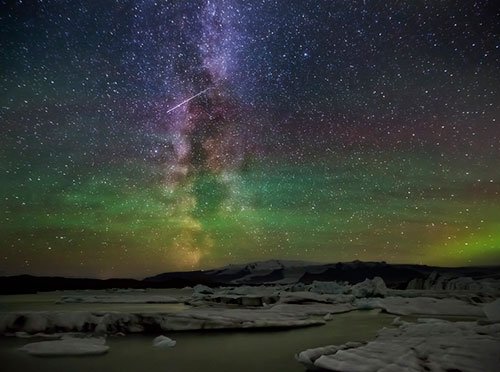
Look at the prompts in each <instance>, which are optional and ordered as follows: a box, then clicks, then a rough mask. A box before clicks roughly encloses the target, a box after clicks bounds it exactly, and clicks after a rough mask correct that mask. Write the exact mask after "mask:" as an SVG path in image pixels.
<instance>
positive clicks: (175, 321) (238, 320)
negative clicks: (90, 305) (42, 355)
mask: <svg viewBox="0 0 500 372" xmlns="http://www.w3.org/2000/svg"><path fill="white" fill-rule="evenodd" d="M288 310H289V311H287V312H286V313H280V312H279V311H273V309H272V308H270V309H267V308H266V309H228V308H192V309H188V310H184V311H181V312H177V313H150V312H148V313H121V312H89V311H77V312H47V311H42V312H20V313H0V334H5V333H12V332H27V333H30V334H33V333H38V332H45V333H53V332H94V333H101V334H104V333H108V334H110V333H111V334H114V333H117V332H123V333H141V332H146V331H147V332H158V331H183V330H200V329H239V328H242V329H246V328H293V327H306V326H312V325H319V324H324V321H323V320H321V319H316V318H312V317H310V316H308V315H307V314H305V310H306V308H302V307H301V306H298V307H297V308H296V309H288ZM327 312H332V311H331V309H329V311H325V312H324V314H326V313H327Z"/></svg>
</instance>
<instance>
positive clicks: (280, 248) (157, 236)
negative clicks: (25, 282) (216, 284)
mask: <svg viewBox="0 0 500 372" xmlns="http://www.w3.org/2000/svg"><path fill="white" fill-rule="evenodd" d="M0 10H1V11H0V23H1V24H2V26H1V27H2V39H1V40H0V48H1V50H2V53H1V54H0V119H1V120H0V123H1V124H0V130H1V137H0V138H1V139H0V141H1V142H0V145H1V146H0V172H1V187H0V200H1V209H0V213H1V214H0V219H1V223H0V237H1V242H0V275H10V274H18V273H30V274H42V275H71V276H75V275H77V276H96V277H112V276H115V277H116V276H126V277H143V276H146V275H151V274H156V273H159V272H164V271H170V270H190V269H199V268H208V267H216V266H220V265H225V264H228V263H236V262H246V261H253V260H265V259H270V258H282V259H298V260H309V261H320V262H336V261H351V260H355V259H358V260H379V261H381V260H384V261H387V262H395V263H396V262H397V263H422V264H431V265H443V266H457V265H483V264H500V167H499V166H498V164H499V163H500V162H499V160H500V142H499V139H500V128H499V113H500V95H499V87H500V43H499V40H500V38H499V34H498V28H497V20H498V17H499V16H500V14H499V10H498V7H496V6H495V2H493V1H475V2H465V1H463V2H451V1H385V2H379V1H347V0H346V1H342V0H339V1H309V0H307V1H302V0H301V1H299V0H294V1H284V0H283V1H277V0H275V1H272V0H269V1H267V0H259V1H245V0H193V1H179V2H170V1H152V0H143V1H109V2H94V1H44V2H30V3H23V2H5V1H0ZM200 92H202V93H201V94H200ZM191 98H192V99H191ZM173 108H175V109H173Z"/></svg>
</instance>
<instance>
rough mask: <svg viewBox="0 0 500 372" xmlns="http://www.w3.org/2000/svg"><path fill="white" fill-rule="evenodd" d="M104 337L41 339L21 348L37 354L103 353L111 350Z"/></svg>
mask: <svg viewBox="0 0 500 372" xmlns="http://www.w3.org/2000/svg"><path fill="white" fill-rule="evenodd" d="M105 343H106V341H105V340H104V339H103V338H73V337H67V338H63V339H61V340H56V341H40V342H34V343H31V344H27V345H24V346H23V347H21V348H19V350H20V351H24V352H26V353H28V354H30V355H35V356H80V355H101V354H105V353H107V352H108V350H109V346H106V345H105Z"/></svg>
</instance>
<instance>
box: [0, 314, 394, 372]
mask: <svg viewBox="0 0 500 372" xmlns="http://www.w3.org/2000/svg"><path fill="white" fill-rule="evenodd" d="M64 306H66V305H64ZM142 306H145V305H142ZM147 306H150V305H147ZM393 318H394V316H392V315H387V314H379V313H377V312H375V311H356V312H351V313H346V314H338V315H336V316H335V317H334V319H333V320H332V321H329V322H327V324H326V325H324V326H317V327H309V328H301V329H292V330H278V331H219V332H170V333H168V334H166V336H169V337H171V338H173V339H175V340H177V345H176V346H175V347H174V348H170V349H157V348H154V347H153V346H152V340H153V338H154V337H155V335H127V336H123V337H109V338H108V342H107V343H108V345H109V346H110V351H109V353H108V354H106V355H102V356H88V357H59V358H40V357H33V356H30V355H27V354H25V353H23V352H21V351H18V350H17V348H19V347H21V346H23V345H25V344H26V343H29V342H34V341H37V339H34V338H32V339H17V338H10V337H3V338H0V361H1V366H2V368H1V369H2V371H3V372H11V371H16V372H19V371H26V372H29V371H51V372H56V371H61V372H83V371H86V372H87V371H92V372H98V371H121V372H123V371H144V372H146V371H169V372H191V371H193V372H197V371H213V372H255V371H258V372H285V371H287V372H294V371H297V372H303V371H305V368H304V367H303V366H302V365H300V364H299V363H298V362H296V361H295V359H294V355H295V353H297V352H300V351H302V350H305V349H308V348H312V347H318V346H325V345H329V344H342V343H345V342H347V341H363V340H369V339H372V338H374V337H375V334H376V332H377V330H379V329H380V328H382V327H384V326H390V323H391V322H392V320H393Z"/></svg>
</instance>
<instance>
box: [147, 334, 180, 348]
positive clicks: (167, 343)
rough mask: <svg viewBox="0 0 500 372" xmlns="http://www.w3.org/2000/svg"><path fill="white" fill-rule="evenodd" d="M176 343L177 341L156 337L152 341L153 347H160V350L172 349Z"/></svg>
mask: <svg viewBox="0 0 500 372" xmlns="http://www.w3.org/2000/svg"><path fill="white" fill-rule="evenodd" d="M176 343H177V341H175V340H172V339H171V338H168V337H167V336H158V337H155V338H154V339H153V346H154V347H161V348H166V347H174V346H175V344H176Z"/></svg>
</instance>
